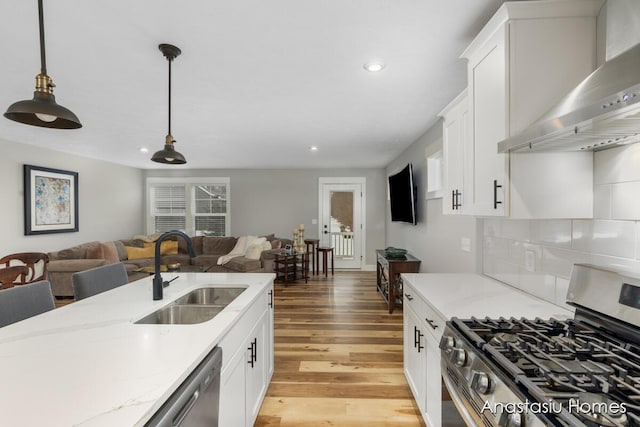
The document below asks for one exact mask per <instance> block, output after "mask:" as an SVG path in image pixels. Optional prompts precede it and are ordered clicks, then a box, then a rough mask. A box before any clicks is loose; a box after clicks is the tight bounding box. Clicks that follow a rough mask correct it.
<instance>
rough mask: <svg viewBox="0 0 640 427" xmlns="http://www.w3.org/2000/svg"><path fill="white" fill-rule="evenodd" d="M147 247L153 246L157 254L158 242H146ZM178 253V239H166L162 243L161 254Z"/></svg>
mask: <svg viewBox="0 0 640 427" xmlns="http://www.w3.org/2000/svg"><path fill="white" fill-rule="evenodd" d="M144 247H145V248H153V253H154V255H155V251H156V243H155V242H153V243H150V242H144ZM177 253H178V241H177V240H165V241H164V242H161V243H160V255H176V254H177Z"/></svg>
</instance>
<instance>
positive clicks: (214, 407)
mask: <svg viewBox="0 0 640 427" xmlns="http://www.w3.org/2000/svg"><path fill="white" fill-rule="evenodd" d="M221 370H222V349H221V348H219V347H215V348H214V349H213V350H212V351H211V352H210V353H209V354H208V355H207V356H206V357H205V358H204V360H203V361H202V362H200V364H199V365H198V366H197V367H196V368H195V369H194V370H193V372H191V374H189V376H187V379H186V380H184V382H183V383H182V384H180V386H179V387H178V388H177V389H176V391H175V392H174V393H173V394H172V395H171V397H169V399H167V401H166V402H165V403H164V404H163V405H162V406H161V407H160V409H159V410H158V411H157V412H156V413H155V414H154V415H153V416H152V417H151V419H150V420H149V421H148V422H147V423H146V424H145V427H179V426H180V425H183V424H185V425H190V426H192V425H200V424H198V423H197V422H196V423H195V424H194V420H195V419H198V418H200V417H201V414H202V412H206V413H207V414H208V416H207V418H208V419H209V421H208V422H207V424H206V426H207V427H209V426H217V416H218V408H219V399H220V397H219V396H220V371H221ZM212 398H213V399H214V400H213V401H212V400H211V399H212ZM212 416H213V417H215V418H216V420H215V421H214V423H212V422H211V417H212Z"/></svg>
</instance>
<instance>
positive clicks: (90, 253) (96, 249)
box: [87, 242, 104, 259]
mask: <svg viewBox="0 0 640 427" xmlns="http://www.w3.org/2000/svg"><path fill="white" fill-rule="evenodd" d="M102 258H104V254H103V252H102V245H101V244H100V242H92V243H89V244H87V259H102Z"/></svg>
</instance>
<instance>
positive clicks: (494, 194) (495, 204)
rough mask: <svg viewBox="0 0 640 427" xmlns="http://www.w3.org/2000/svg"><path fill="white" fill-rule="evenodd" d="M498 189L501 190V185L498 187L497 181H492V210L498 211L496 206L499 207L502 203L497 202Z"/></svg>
mask: <svg viewBox="0 0 640 427" xmlns="http://www.w3.org/2000/svg"><path fill="white" fill-rule="evenodd" d="M498 188H502V185H498V180H497V179H494V180H493V209H498V205H501V204H502V202H499V201H498Z"/></svg>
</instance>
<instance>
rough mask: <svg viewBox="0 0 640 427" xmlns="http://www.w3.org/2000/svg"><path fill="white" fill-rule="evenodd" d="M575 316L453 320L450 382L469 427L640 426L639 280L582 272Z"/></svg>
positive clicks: (576, 274) (447, 355)
mask: <svg viewBox="0 0 640 427" xmlns="http://www.w3.org/2000/svg"><path fill="white" fill-rule="evenodd" d="M567 302H568V303H569V304H571V305H573V306H574V307H575V308H576V313H575V317H574V318H573V319H568V320H558V319H515V318H511V319H505V318H501V319H489V318H485V319H480V318H471V319H467V320H462V319H458V318H453V319H451V321H449V322H447V327H446V329H445V331H444V334H443V336H442V339H441V341H440V349H441V351H442V359H441V360H442V362H441V363H442V376H443V379H444V382H445V384H446V385H447V388H448V389H449V392H450V394H451V396H452V399H453V400H454V403H455V404H456V407H457V408H458V410H459V412H460V413H461V415H462V416H463V418H464V419H465V422H466V423H467V425H469V426H502V427H516V426H586V427H594V426H634V427H638V426H640V278H638V277H632V276H630V275H628V274H624V273H620V272H614V271H609V270H604V269H601V268H598V267H594V266H589V265H575V266H574V269H573V272H572V275H571V281H570V285H569V292H568V294H567Z"/></svg>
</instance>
